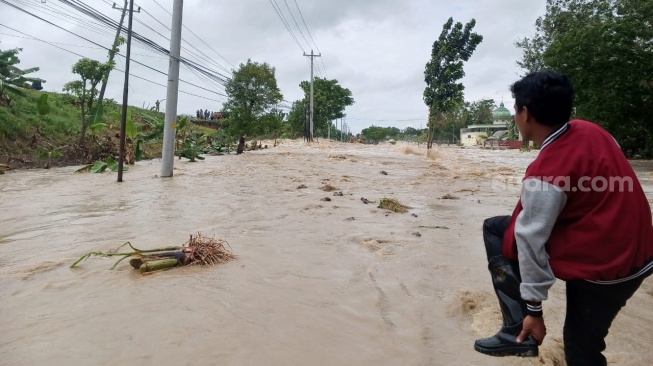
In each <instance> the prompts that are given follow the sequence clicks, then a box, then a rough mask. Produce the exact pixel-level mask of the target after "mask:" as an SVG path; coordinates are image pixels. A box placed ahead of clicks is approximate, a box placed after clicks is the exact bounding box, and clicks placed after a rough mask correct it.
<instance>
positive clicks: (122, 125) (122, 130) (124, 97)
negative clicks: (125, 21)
mask: <svg viewBox="0 0 653 366" xmlns="http://www.w3.org/2000/svg"><path fill="white" fill-rule="evenodd" d="M133 20H134V0H131V1H130V2H129V25H128V29H127V58H126V60H125V86H124V89H123V91H122V118H121V121H120V156H119V158H118V182H122V173H123V172H122V169H123V167H124V165H125V134H126V133H127V106H128V104H129V62H130V60H131V50H132V23H133ZM134 143H135V142H134Z"/></svg>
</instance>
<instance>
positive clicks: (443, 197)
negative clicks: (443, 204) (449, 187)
mask: <svg viewBox="0 0 653 366" xmlns="http://www.w3.org/2000/svg"><path fill="white" fill-rule="evenodd" d="M442 199H443V200H457V199H458V197H454V196H452V195H450V194H449V193H447V194H445V195H444V196H442Z"/></svg>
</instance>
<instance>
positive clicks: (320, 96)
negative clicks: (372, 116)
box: [296, 77, 355, 133]
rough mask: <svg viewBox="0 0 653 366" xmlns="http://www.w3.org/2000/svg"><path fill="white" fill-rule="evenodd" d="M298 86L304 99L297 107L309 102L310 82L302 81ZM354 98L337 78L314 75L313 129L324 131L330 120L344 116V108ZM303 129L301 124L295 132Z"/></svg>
mask: <svg viewBox="0 0 653 366" xmlns="http://www.w3.org/2000/svg"><path fill="white" fill-rule="evenodd" d="M299 87H300V88H302V90H303V91H304V100H303V101H302V102H301V103H298V106H299V107H304V106H306V105H309V104H310V100H311V99H310V98H311V82H310V80H308V81H302V82H301V83H300V84H299ZM354 103H355V102H354V98H353V97H352V93H351V91H350V90H349V89H347V88H343V87H342V86H341V85H340V84H339V83H338V80H335V79H333V80H328V79H326V78H319V77H316V78H314V79H313V129H314V131H318V130H323V131H326V130H327V128H328V125H329V123H330V121H333V120H335V119H338V118H343V117H345V109H346V108H347V107H349V106H351V105H353V104H354ZM303 131H304V127H303V124H302V125H301V126H300V128H299V129H298V130H296V132H302V133H303Z"/></svg>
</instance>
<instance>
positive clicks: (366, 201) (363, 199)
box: [361, 197, 376, 205]
mask: <svg viewBox="0 0 653 366" xmlns="http://www.w3.org/2000/svg"><path fill="white" fill-rule="evenodd" d="M361 201H362V202H363V203H364V204H366V205H367V204H368V203H376V202H375V201H370V200H368V199H367V198H365V197H361Z"/></svg>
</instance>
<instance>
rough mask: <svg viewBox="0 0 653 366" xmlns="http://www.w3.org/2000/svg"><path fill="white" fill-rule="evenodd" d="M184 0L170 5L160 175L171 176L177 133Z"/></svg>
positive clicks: (177, 0) (178, 0) (176, 0)
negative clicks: (170, 31)
mask: <svg viewBox="0 0 653 366" xmlns="http://www.w3.org/2000/svg"><path fill="white" fill-rule="evenodd" d="M183 10H184V0H175V2H174V4H173V6H172V35H171V37H170V61H169V66H168V93H167V95H166V117H165V124H164V125H163V154H162V157H161V177H162V178H164V177H172V170H173V165H174V162H175V137H176V134H177V100H178V97H179V58H180V56H181V26H182V19H183V16H182V14H183Z"/></svg>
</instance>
